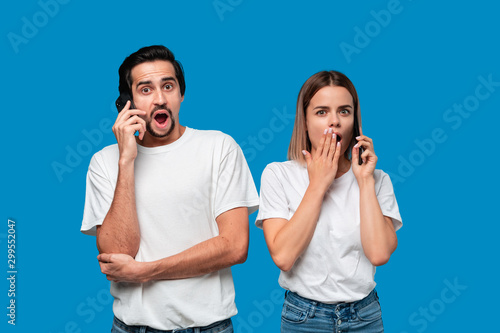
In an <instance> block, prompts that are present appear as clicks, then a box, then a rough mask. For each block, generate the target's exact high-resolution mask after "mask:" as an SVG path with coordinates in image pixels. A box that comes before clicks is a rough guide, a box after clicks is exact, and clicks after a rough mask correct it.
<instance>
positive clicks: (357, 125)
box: [354, 110, 365, 165]
mask: <svg viewBox="0 0 500 333" xmlns="http://www.w3.org/2000/svg"><path fill="white" fill-rule="evenodd" d="M358 112H359V110H358ZM359 117H360V116H358V117H354V137H358V136H360V135H361V133H360V131H359V127H360V122H359V119H358V118H359ZM364 151H365V150H364V149H363V147H359V160H358V164H359V165H361V164H363V159H362V158H361V154H363V152H364Z"/></svg>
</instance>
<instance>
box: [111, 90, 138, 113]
mask: <svg viewBox="0 0 500 333" xmlns="http://www.w3.org/2000/svg"><path fill="white" fill-rule="evenodd" d="M127 101H130V103H131V104H130V108H131V109H135V105H134V102H133V101H132V97H131V96H130V95H129V94H128V93H122V94H120V96H119V97H118V98H117V99H116V102H115V105H116V108H117V109H118V112H120V111H121V110H123V108H124V107H125V104H127Z"/></svg>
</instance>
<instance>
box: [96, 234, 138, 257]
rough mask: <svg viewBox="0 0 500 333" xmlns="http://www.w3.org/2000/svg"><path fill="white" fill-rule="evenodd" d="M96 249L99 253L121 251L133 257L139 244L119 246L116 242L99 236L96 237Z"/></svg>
mask: <svg viewBox="0 0 500 333" xmlns="http://www.w3.org/2000/svg"><path fill="white" fill-rule="evenodd" d="M96 245H97V251H99V254H101V253H123V254H128V255H129V256H131V257H132V258H134V259H135V256H136V255H137V252H138V251H139V246H119V245H117V244H112V243H111V242H109V241H108V242H107V241H105V240H103V239H102V238H101V237H97V239H96Z"/></svg>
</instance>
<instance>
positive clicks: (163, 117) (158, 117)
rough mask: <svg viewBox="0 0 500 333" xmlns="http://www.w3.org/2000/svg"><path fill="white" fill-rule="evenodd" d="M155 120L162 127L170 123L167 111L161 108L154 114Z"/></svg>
mask: <svg viewBox="0 0 500 333" xmlns="http://www.w3.org/2000/svg"><path fill="white" fill-rule="evenodd" d="M154 120H155V122H156V125H157V126H158V127H160V128H164V127H165V126H167V123H168V113H167V111H164V110H159V111H158V112H156V113H155V115H154Z"/></svg>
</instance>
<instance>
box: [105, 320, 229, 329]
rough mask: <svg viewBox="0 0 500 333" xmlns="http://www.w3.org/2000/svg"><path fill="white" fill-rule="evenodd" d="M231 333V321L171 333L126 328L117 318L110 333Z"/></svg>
mask: <svg viewBox="0 0 500 333" xmlns="http://www.w3.org/2000/svg"><path fill="white" fill-rule="evenodd" d="M173 332H177V333H233V323H232V322H231V319H226V320H222V321H218V322H216V323H213V324H211V325H208V326H204V327H191V328H181V329H176V330H171V331H162V330H157V329H154V328H151V327H148V326H128V325H127V324H125V323H124V322H122V321H121V320H120V319H118V318H116V317H115V318H114V320H113V327H112V328H111V333H173Z"/></svg>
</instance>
